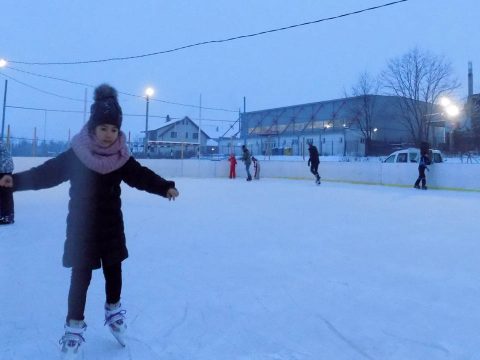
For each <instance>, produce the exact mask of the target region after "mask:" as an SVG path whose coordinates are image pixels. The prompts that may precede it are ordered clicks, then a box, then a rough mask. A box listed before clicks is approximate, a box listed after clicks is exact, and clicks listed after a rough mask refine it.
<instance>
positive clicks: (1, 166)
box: [0, 139, 15, 225]
mask: <svg viewBox="0 0 480 360" xmlns="http://www.w3.org/2000/svg"><path fill="white" fill-rule="evenodd" d="M12 172H13V161H12V156H11V155H10V152H9V151H8V149H7V146H6V145H5V143H3V142H2V140H1V139H0V179H2V178H3V177H4V176H7V175H11V174H12ZM14 216H15V211H14V203H13V192H12V188H9V187H0V225H8V224H13V223H14Z"/></svg>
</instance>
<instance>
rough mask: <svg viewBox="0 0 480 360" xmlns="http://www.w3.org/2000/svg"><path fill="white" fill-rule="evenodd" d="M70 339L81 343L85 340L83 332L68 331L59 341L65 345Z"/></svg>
mask: <svg viewBox="0 0 480 360" xmlns="http://www.w3.org/2000/svg"><path fill="white" fill-rule="evenodd" d="M70 341H73V342H75V343H79V344H81V343H84V342H85V338H84V337H83V336H82V335H81V334H77V333H66V334H65V335H63V336H62V338H61V339H60V340H59V341H58V343H59V344H60V345H64V344H68V343H69V342H70Z"/></svg>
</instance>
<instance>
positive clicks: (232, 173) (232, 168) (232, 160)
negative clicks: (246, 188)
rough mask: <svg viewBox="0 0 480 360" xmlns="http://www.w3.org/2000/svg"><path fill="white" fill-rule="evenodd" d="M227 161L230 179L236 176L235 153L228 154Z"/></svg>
mask: <svg viewBox="0 0 480 360" xmlns="http://www.w3.org/2000/svg"><path fill="white" fill-rule="evenodd" d="M228 161H229V162H230V175H229V176H228V177H229V178H230V179H235V177H236V176H237V175H236V174H235V166H237V159H236V158H235V155H233V154H230V157H229V158H228Z"/></svg>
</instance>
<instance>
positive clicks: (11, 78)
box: [0, 72, 84, 102]
mask: <svg viewBox="0 0 480 360" xmlns="http://www.w3.org/2000/svg"><path fill="white" fill-rule="evenodd" d="M0 76H3V77H6V78H8V79H10V80H12V81H15V82H17V83H19V84H21V85H23V86H26V87H28V88H30V89H33V90H36V91H39V92H41V93H44V94H47V95H52V96H55V97H58V98H62V99H67V100H72V101H79V102H84V100H83V99H76V98H71V97H68V96H63V95H60V94H56V93H54V92H51V91H46V90H43V89H40V88H38V87H36V86H33V85H29V84H27V83H25V82H23V81H20V80H17V79H15V78H14V77H13V76H10V75H7V74H4V73H3V72H0Z"/></svg>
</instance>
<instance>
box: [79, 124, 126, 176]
mask: <svg viewBox="0 0 480 360" xmlns="http://www.w3.org/2000/svg"><path fill="white" fill-rule="evenodd" d="M126 143H127V141H126V136H125V134H124V133H123V132H122V131H120V132H119V134H118V138H117V140H116V141H115V142H114V143H113V144H112V145H110V146H108V147H104V146H102V145H100V144H99V143H98V141H97V139H96V137H95V135H93V134H90V133H89V131H88V128H87V126H86V125H85V126H84V127H83V128H82V130H81V131H80V132H79V133H78V134H77V135H75V136H74V137H73V138H72V143H71V144H72V149H73V152H74V153H75V155H77V157H78V158H79V159H80V161H81V162H82V163H83V165H85V166H86V167H87V168H89V169H90V170H93V171H95V172H97V173H99V174H102V175H103V174H108V173H111V172H112V171H115V170H117V169H120V168H121V167H122V166H123V165H125V163H126V162H127V161H128V159H129V158H130V152H129V151H128V147H127V144H126Z"/></svg>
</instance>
